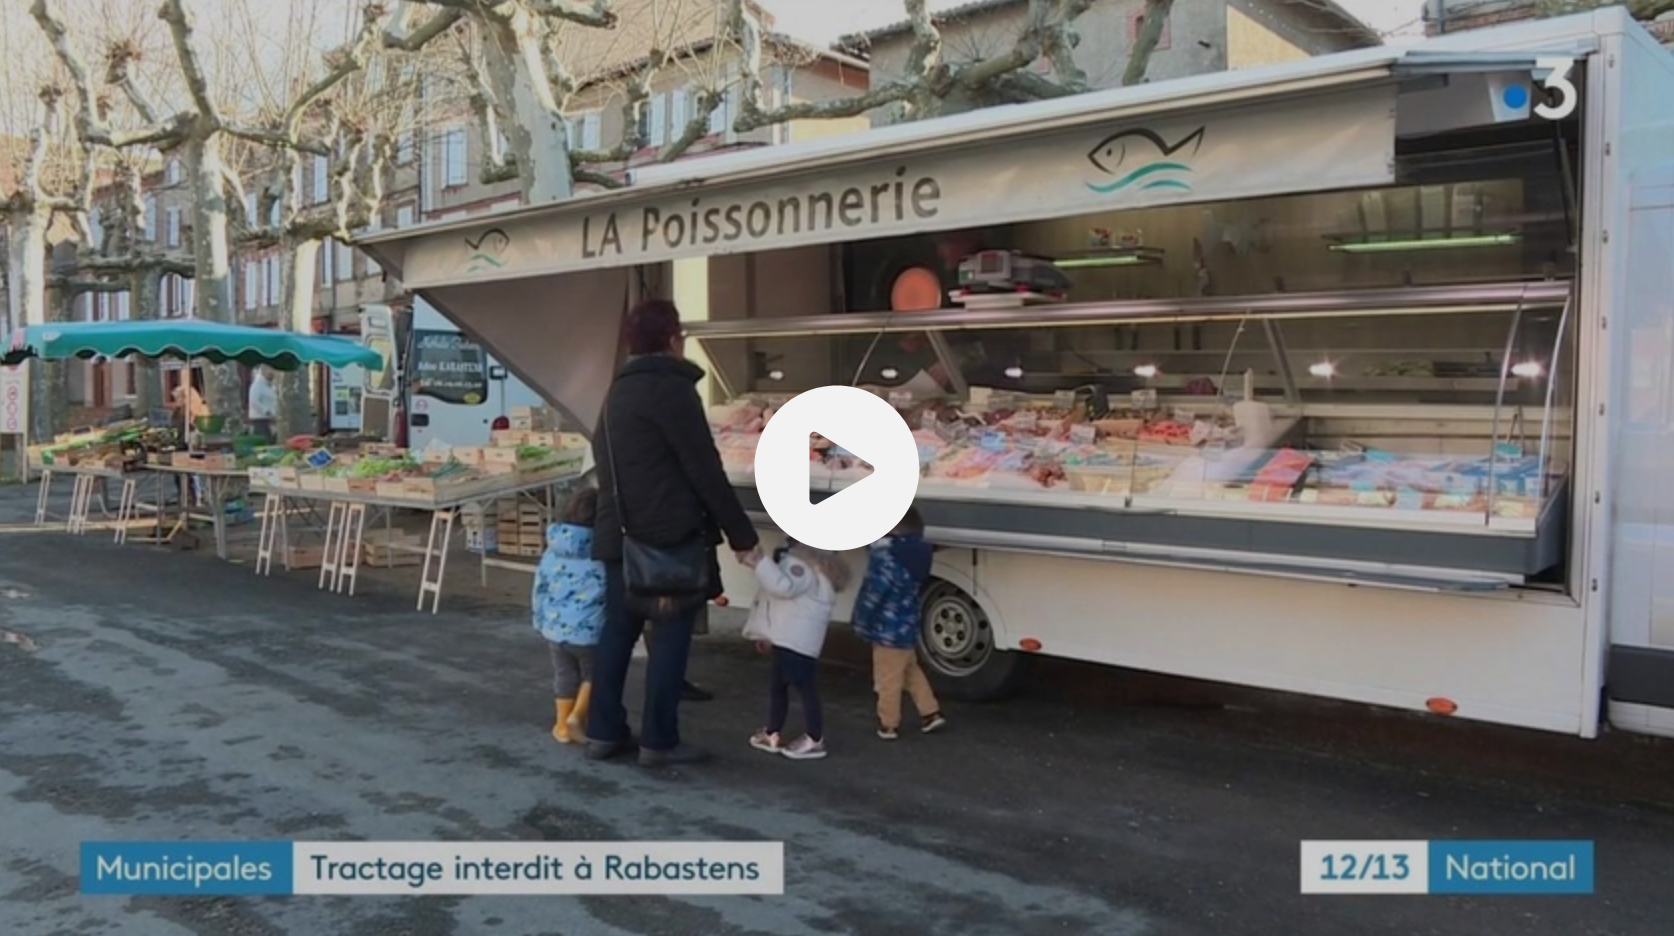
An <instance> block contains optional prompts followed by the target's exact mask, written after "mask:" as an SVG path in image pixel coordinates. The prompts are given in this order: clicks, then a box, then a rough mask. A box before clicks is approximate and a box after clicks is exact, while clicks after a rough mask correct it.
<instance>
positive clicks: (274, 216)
mask: <svg viewBox="0 0 1674 936" xmlns="http://www.w3.org/2000/svg"><path fill="white" fill-rule="evenodd" d="M280 209H281V206H280V204H279V199H277V198H275V199H274V200H273V206H272V207H270V208H268V209H267V223H268V224H270V225H272V226H273V227H278V226H279V225H280V224H281V223H283V221H284V212H283V211H281V210H280Z"/></svg>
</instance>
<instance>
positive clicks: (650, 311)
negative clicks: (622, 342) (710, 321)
mask: <svg viewBox="0 0 1674 936" xmlns="http://www.w3.org/2000/svg"><path fill="white" fill-rule="evenodd" d="M623 332H624V334H625V337H626V338H627V340H628V353H629V354H662V353H663V352H665V351H668V350H669V349H670V348H672V347H674V341H675V339H676V338H678V337H680V310H679V309H677V308H675V307H674V303H672V302H669V301H668V300H667V299H647V300H645V301H644V302H641V303H640V304H639V305H637V306H634V307H633V309H632V310H631V311H629V312H628V320H627V322H626V323H625V324H624V326H623Z"/></svg>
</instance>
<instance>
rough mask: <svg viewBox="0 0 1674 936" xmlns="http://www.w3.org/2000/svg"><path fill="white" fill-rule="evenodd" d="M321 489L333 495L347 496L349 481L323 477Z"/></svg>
mask: <svg viewBox="0 0 1674 936" xmlns="http://www.w3.org/2000/svg"><path fill="white" fill-rule="evenodd" d="M319 489H320V490H322V491H329V492H331V493H333V494H347V493H349V479H348V478H342V477H335V476H328V475H322V476H321V477H320V488H319Z"/></svg>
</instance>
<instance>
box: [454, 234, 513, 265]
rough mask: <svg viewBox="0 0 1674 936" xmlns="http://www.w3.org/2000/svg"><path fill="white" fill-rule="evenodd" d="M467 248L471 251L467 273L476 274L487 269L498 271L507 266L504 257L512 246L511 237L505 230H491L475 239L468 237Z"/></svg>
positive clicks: (466, 239)
mask: <svg viewBox="0 0 1674 936" xmlns="http://www.w3.org/2000/svg"><path fill="white" fill-rule="evenodd" d="M465 246H466V247H467V248H469V249H470V251H471V258H470V261H469V263H468V264H467V265H466V267H465V272H467V273H475V272H477V271H478V270H482V269H486V268H492V269H496V270H498V269H499V268H501V267H503V266H505V265H506V261H505V260H504V259H502V255H503V254H504V253H505V252H506V248H507V247H510V246H511V235H510V234H507V233H506V232H505V230H504V229H503V228H497V227H495V228H489V229H488V230H486V231H484V232H482V233H481V234H479V235H477V236H476V237H474V238H473V237H470V236H467V237H466V238H465Z"/></svg>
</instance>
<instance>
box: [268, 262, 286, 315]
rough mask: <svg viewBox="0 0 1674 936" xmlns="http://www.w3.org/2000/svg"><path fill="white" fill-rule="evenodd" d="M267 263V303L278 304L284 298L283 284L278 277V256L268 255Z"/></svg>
mask: <svg viewBox="0 0 1674 936" xmlns="http://www.w3.org/2000/svg"><path fill="white" fill-rule="evenodd" d="M267 264H268V266H267V304H268V305H278V304H279V303H280V302H282V301H283V300H284V286H283V284H282V283H281V282H280V279H279V274H280V268H279V256H278V255H277V254H275V255H273V256H271V257H268V258H267Z"/></svg>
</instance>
